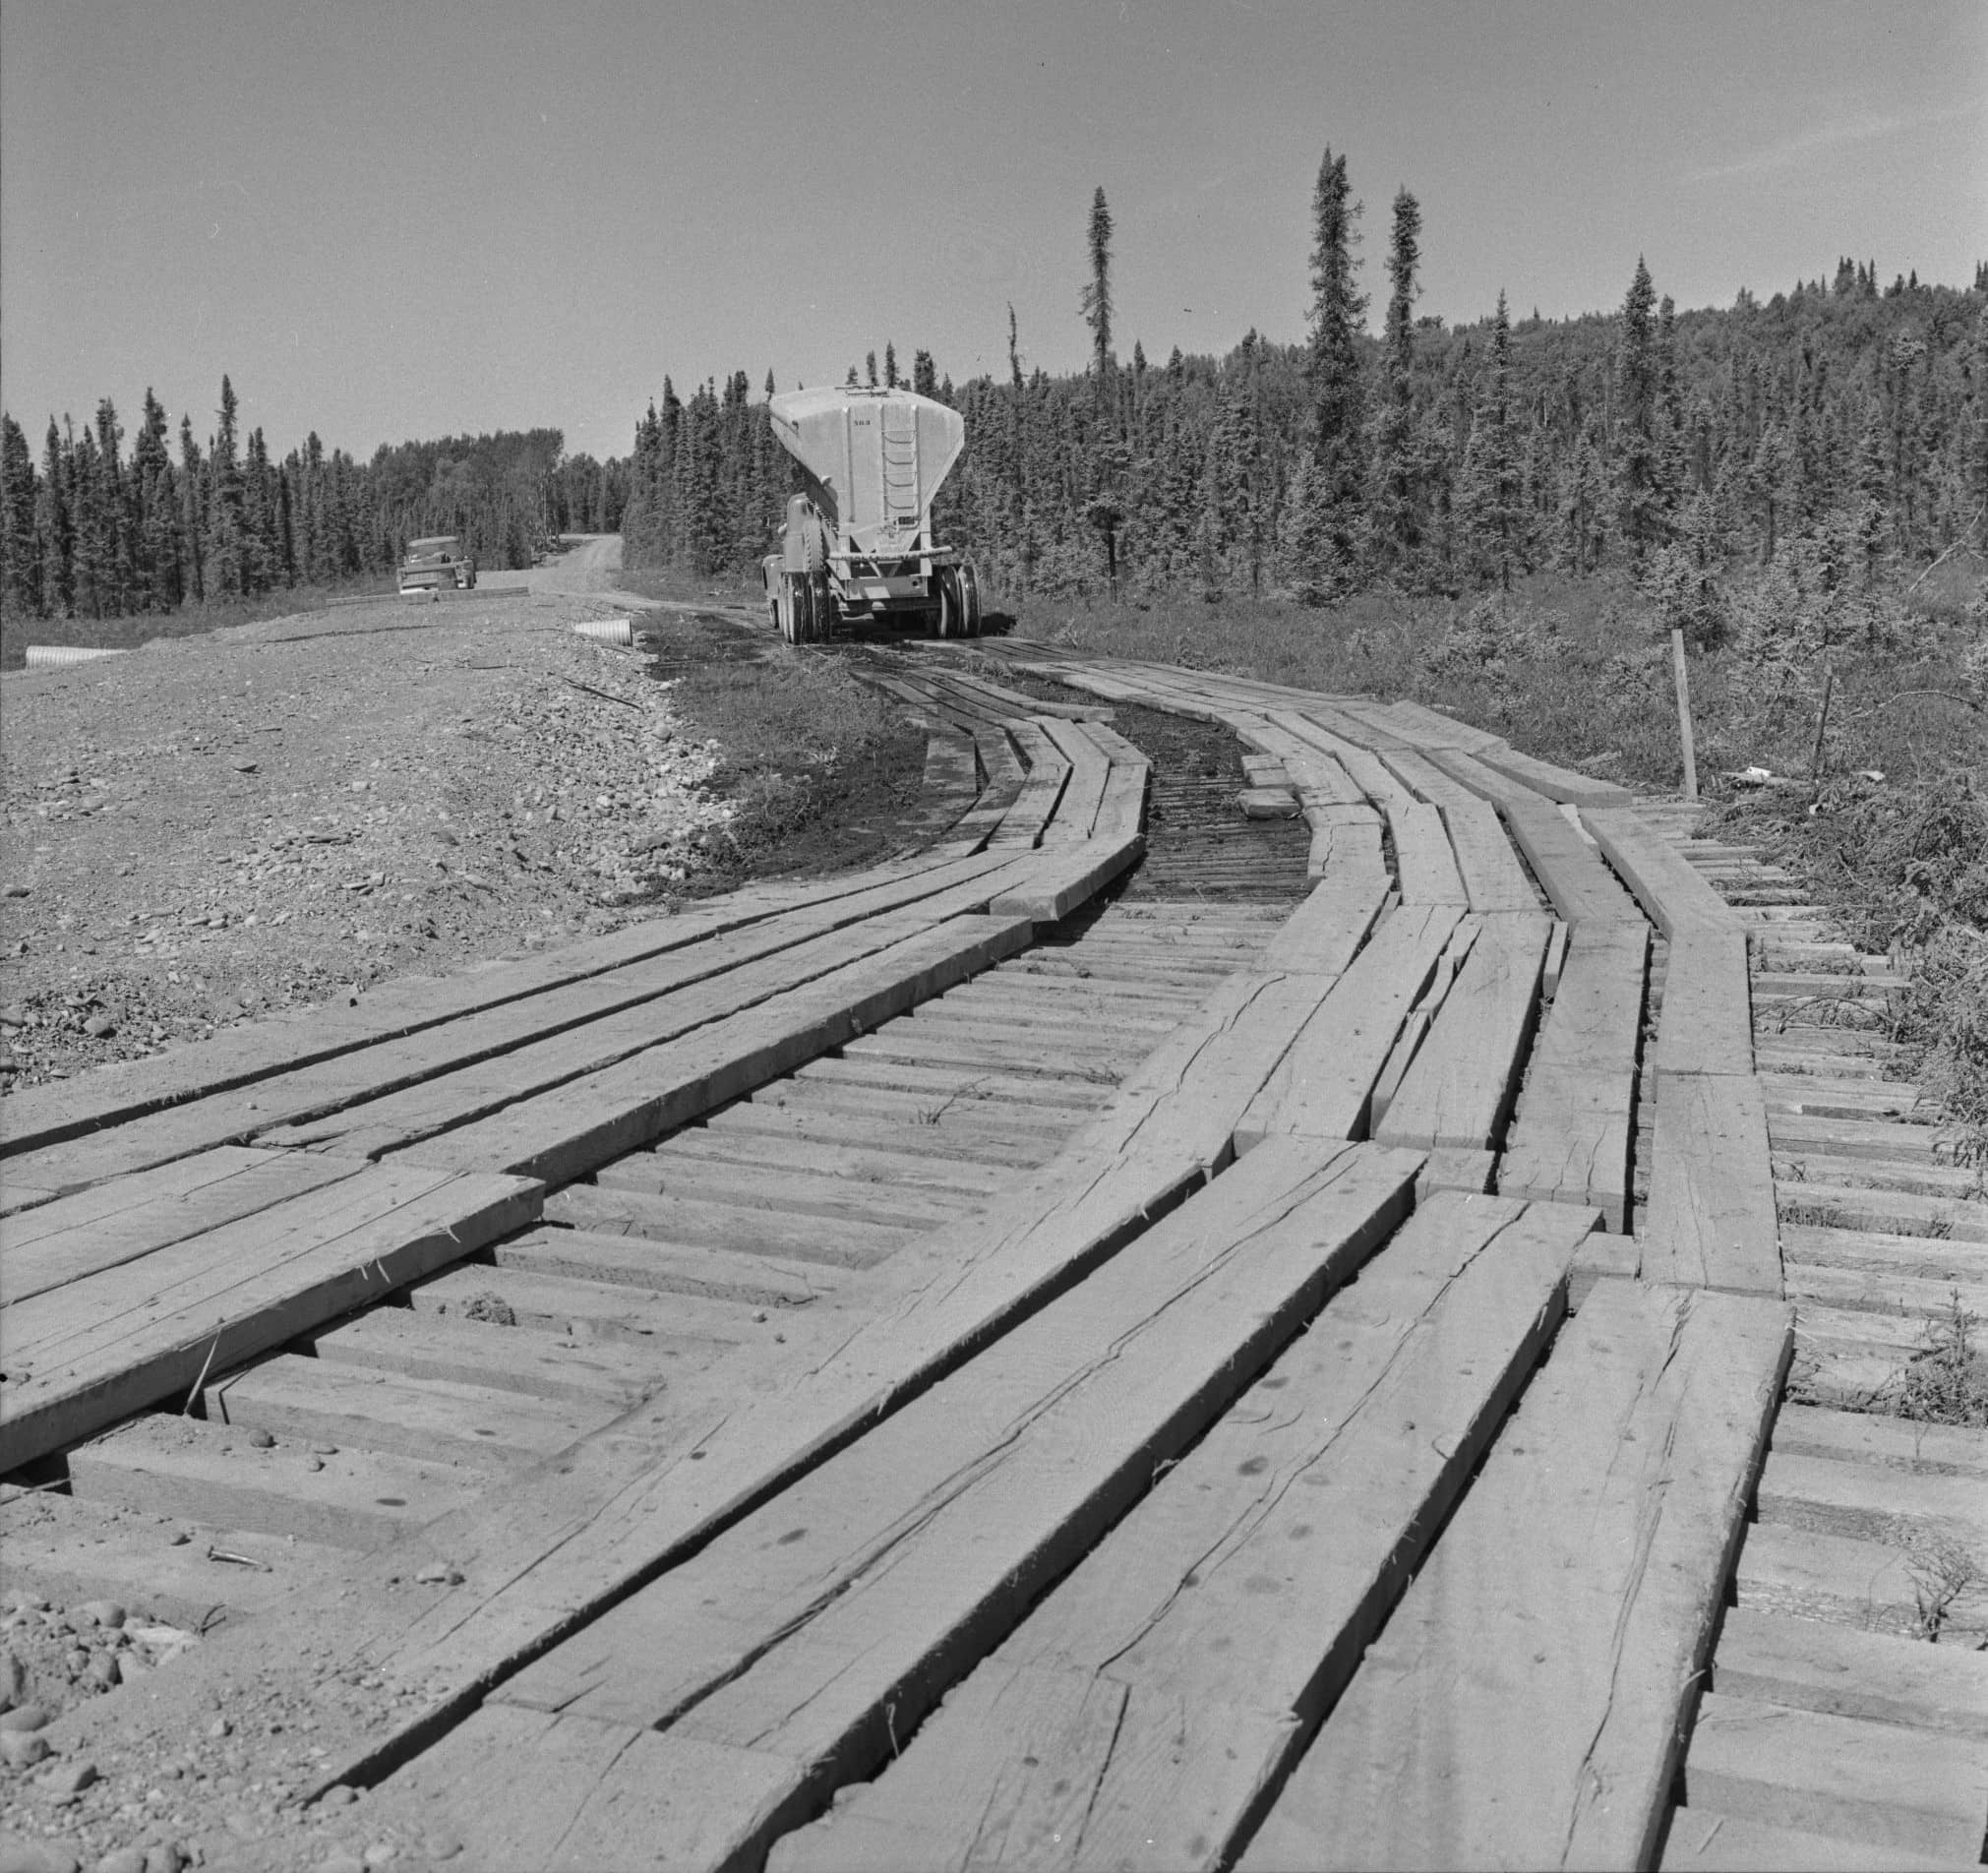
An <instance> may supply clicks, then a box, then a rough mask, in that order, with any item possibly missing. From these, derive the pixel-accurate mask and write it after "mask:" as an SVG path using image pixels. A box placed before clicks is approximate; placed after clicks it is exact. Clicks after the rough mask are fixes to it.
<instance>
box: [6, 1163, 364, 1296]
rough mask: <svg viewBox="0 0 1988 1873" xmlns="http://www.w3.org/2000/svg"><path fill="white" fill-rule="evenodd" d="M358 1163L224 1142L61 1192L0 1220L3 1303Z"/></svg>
mask: <svg viewBox="0 0 1988 1873" xmlns="http://www.w3.org/2000/svg"><path fill="white" fill-rule="evenodd" d="M364 1169H365V1161H364V1160H363V1159H358V1160H354V1159H346V1158H303V1157H299V1156H298V1155H296V1154H295V1153H293V1152H282V1151H252V1150H247V1149H244V1148H243V1147H241V1146H237V1145H223V1146H222V1147H220V1148H219V1149H218V1150H215V1151H207V1152H203V1153H201V1154H200V1156H198V1157H195V1158H188V1159H184V1160H182V1161H180V1162H178V1163H175V1164H168V1165H161V1166H160V1167H158V1168H157V1169H156V1170H153V1171H144V1172H139V1173H137V1174H136V1175H135V1176H132V1177H129V1178H118V1179H117V1180H116V1181H115V1182H112V1183H108V1184H102V1185H99V1186H97V1187H96V1188H95V1189H91V1190H85V1191H79V1192H78V1193H77V1194H76V1195H74V1196H68V1197H61V1198H58V1199H56V1200H55V1201H53V1202H50V1203H47V1204H44V1205H42V1206H41V1207H40V1208H38V1209H33V1210H29V1211H26V1212H23V1213H22V1214H21V1215H19V1216H17V1217H13V1218H10V1219H8V1220H7V1221H6V1222H5V1223H0V1305H7V1304H11V1303H12V1302H14V1301H17V1300H25V1299H28V1298H29V1297H30V1296H31V1295H39V1294H45V1293H47V1292H48V1290H49V1289H51V1288H60V1287H62V1286H64V1285H65V1284H67V1283H69V1282H72V1281H77V1280H80V1279H81V1278H82V1277H83V1276H85V1275H94V1274H98V1273H101V1272H102V1271H103V1270H104V1269H107V1268H116V1267H118V1266H120V1265H121V1264H123V1263H125V1262H130V1261H136V1260H137V1259H139V1258H140V1257H141V1256H144V1255H149V1254H151V1251H152V1250H153V1249H155V1248H164V1247H167V1246H168V1245H170V1244H171V1243H173V1242H181V1241H185V1240H186V1239H187V1238H188V1237H190V1236H200V1235H203V1234H205V1233H206V1232H207V1231H209V1230H211V1229H218V1228H219V1227H220V1226H221V1225H222V1224H223V1223H232V1222H236V1221H238V1220H239V1219H241V1218H242V1217H246V1216H254V1215H255V1214H256V1213H257V1212H258V1211H261V1210H266V1209H268V1208H270V1207H271V1205H272V1204H276V1203H282V1202H286V1201H288V1200H289V1199H290V1198H291V1197H295V1196H302V1195H304V1194H305V1193H306V1192H307V1191H310V1190H315V1189H319V1188H321V1187H322V1186H324V1185H325V1184H328V1183H335V1182H337V1181H338V1179H339V1178H349V1177H352V1176H354V1175H356V1174H357V1173H358V1172H360V1171H363V1170H364Z"/></svg>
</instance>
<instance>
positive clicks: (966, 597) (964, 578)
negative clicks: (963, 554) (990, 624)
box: [958, 561, 980, 637]
mask: <svg viewBox="0 0 1988 1873" xmlns="http://www.w3.org/2000/svg"><path fill="white" fill-rule="evenodd" d="M958 579H959V634H960V635H961V636H962V637H978V636H979V635H980V580H979V579H978V578H976V577H975V576H974V570H973V567H972V565H971V564H969V563H967V562H965V561H962V562H961V564H960V568H959V573H958Z"/></svg>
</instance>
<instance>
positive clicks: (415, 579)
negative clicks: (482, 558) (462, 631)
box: [400, 533, 476, 592]
mask: <svg viewBox="0 0 1988 1873" xmlns="http://www.w3.org/2000/svg"><path fill="white" fill-rule="evenodd" d="M475 583H476V561H475V560H474V559H473V558H472V557H471V556H470V555H469V554H467V553H465V552H464V551H463V550H462V541H461V539H460V538H459V537H458V536H457V535H456V534H453V533H438V534H436V535H435V536H434V537H433V538H432V539H426V540H409V541H408V542H407V557H406V558H405V559H404V560H402V561H401V562H400V589H401V590H402V591H403V592H437V591H441V590H443V589H444V588H445V587H453V588H454V589H455V590H457V591H467V590H468V589H469V588H470V587H471V586H472V585H474V584H475Z"/></svg>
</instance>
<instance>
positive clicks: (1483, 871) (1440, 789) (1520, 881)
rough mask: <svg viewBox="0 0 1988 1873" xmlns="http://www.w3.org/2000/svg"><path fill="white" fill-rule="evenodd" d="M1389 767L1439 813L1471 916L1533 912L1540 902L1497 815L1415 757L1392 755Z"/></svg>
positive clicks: (1397, 752) (1401, 753)
mask: <svg viewBox="0 0 1988 1873" xmlns="http://www.w3.org/2000/svg"><path fill="white" fill-rule="evenodd" d="M1385 759H1386V761H1387V764H1388V766H1389V767H1391V768H1392V769H1393V770H1394V772H1395V773H1396V774H1397V775H1399V776H1400V777H1401V779H1402V780H1403V781H1404V782H1406V783H1407V784H1408V785H1409V786H1410V787H1413V788H1414V789H1415V791H1416V793H1418V794H1419V795H1421V797H1422V798H1423V799H1424V800H1426V801H1428V802H1429V803H1430V804H1431V805H1433V806H1435V807H1438V808H1440V809H1441V811H1442V816H1443V823H1444V825H1445V827H1446V828H1447V830H1448V832H1449V835H1450V844H1451V847H1452V848H1453V850H1454V851H1455V854H1456V861H1457V870H1458V873H1459V875H1460V876H1462V878H1463V880H1464V887H1465V889H1466V891H1467V892H1468V893H1469V896H1470V903H1471V908H1472V909H1473V910H1474V911H1536V910H1537V909H1538V908H1539V896H1538V893H1537V892H1536V891H1535V890H1534V889H1533V886H1532V884H1531V882H1530V881H1529V880H1528V878H1527V877H1526V875H1525V872H1524V871H1523V870H1522V869H1521V867H1520V865H1519V861H1518V859H1517V858H1516V857H1515V856H1514V854H1513V851H1512V847H1511V844H1510V842H1509V841H1508V840H1507V839H1506V837H1505V833H1504V828H1503V827H1502V826H1500V825H1499V823H1498V815H1497V810H1496V808H1494V807H1493V806H1492V805H1491V804H1490V802H1489V801H1486V800H1483V799H1481V798H1479V797H1478V796H1477V795H1476V794H1474V793H1473V792H1471V790H1470V789H1469V788H1468V787H1464V786H1461V785H1459V784H1458V783H1457V782H1456V781H1454V780H1452V779H1451V778H1450V776H1449V775H1448V774H1446V773H1444V772H1443V771H1442V770H1441V769H1440V768H1438V767H1436V766H1434V765H1432V764H1431V763H1430V762H1429V761H1427V760H1425V759H1423V758H1422V756H1421V755H1419V754H1415V753H1411V752H1409V751H1407V750H1395V751H1393V752H1391V753H1390V754H1388V755H1386V756H1385Z"/></svg>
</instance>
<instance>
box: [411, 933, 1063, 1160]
mask: <svg viewBox="0 0 1988 1873" xmlns="http://www.w3.org/2000/svg"><path fill="white" fill-rule="evenodd" d="M1030 932H1031V926H1030V924H1029V923H1028V921H1027V920H1026V919H1019V918H999V917H986V918H982V917H960V918H954V919H953V920H951V921H950V922H949V923H946V924H943V925H941V926H940V927H939V928H938V929H937V930H934V931H928V932H926V933H925V934H924V935H923V936H913V937H910V938H908V939H907V940H905V941H903V942H900V943H895V944H892V945H891V946H890V947H889V948H887V949H884V950H882V951H880V952H878V953H877V954H876V955H874V956H871V957H867V958H865V959H864V960H863V961H861V962H857V963H852V964H850V965H848V966H847V967H845V968H842V969H837V970H834V971H832V972H831V973H829V974H828V975H826V976H823V977H822V978H821V979H820V980H819V981H818V982H813V983H810V984H808V985H807V986H806V987H804V988H801V989H797V990H794V991H793V992H791V993H790V994H787V995H781V996H775V997H772V998H770V999H769V1000H767V1001H766V1002H764V1003H762V1004H761V1005H760V1006H757V1007H753V1008H748V1009H745V1010H743V1011H742V1012H740V1013H738V1014H734V1015H730V1016H728V1017H726V1018H725V1019H723V1020H720V1021H714V1022H711V1023H710V1024H709V1025H707V1026H705V1027H701V1028H698V1029H697V1030H695V1031H694V1032H693V1033H692V1034H689V1035H686V1036H684V1037H683V1038H682V1039H681V1040H679V1041H676V1042H672V1043H667V1044H665V1045H664V1046H662V1047H660V1048H656V1049H651V1050H645V1051H644V1052H642V1053H638V1054H636V1055H634V1056H633V1057H631V1058H628V1059H625V1060H622V1061H621V1062H619V1063H618V1064H616V1065H614V1066H610V1067H608V1068H606V1069H605V1070H603V1071H600V1072H595V1073H589V1074H587V1075H586V1076H585V1077H584V1078H580V1079H576V1080H574V1081H572V1082H571V1083H570V1084H568V1085H564V1086H560V1087H557V1088H555V1089H553V1090H551V1091H549V1092H545V1093H540V1094H538V1095H536V1096H535V1097H531V1098H526V1099H521V1100H518V1101H517V1102H516V1103H515V1104H512V1105H508V1106H506V1107H505V1108H504V1110H502V1111H501V1112H498V1113H495V1114H493V1115H492V1116H491V1117H489V1118H482V1119H479V1120H477V1121H476V1122H474V1123H471V1124H466V1125H463V1126H460V1127H459V1128H457V1129H454V1130H452V1131H445V1132H443V1133H442V1134H441V1135H440V1136H438V1137H433V1138H430V1139H427V1140H426V1141H424V1142H422V1143H419V1144H415V1145H412V1146H409V1147H408V1148H407V1149H405V1150H404V1151H401V1152H399V1153H397V1154H396V1155H397V1157H398V1158H399V1160H400V1161H403V1162H407V1163H416V1164H431V1165H447V1166H450V1167H452V1168H472V1167H474V1168H494V1167H496V1166H499V1165H502V1166H503V1167H504V1168H507V1169H510V1168H512V1167H514V1166H522V1165H529V1166H532V1167H535V1168H534V1169H533V1170H530V1171H520V1172H519V1175H520V1176H543V1177H545V1178H547V1179H548V1180H550V1181H553V1182H566V1181H569V1180H570V1179H572V1178H575V1177H582V1176H584V1175H585V1174H586V1173H587V1172H589V1171H592V1170H595V1169H596V1168H598V1167H599V1166H600V1165H603V1164H605V1163H607V1162H608V1161H609V1160H610V1159H612V1158H618V1157H620V1156H622V1155H623V1153H625V1152H628V1151H631V1150H633V1149H635V1148H637V1147H639V1146H642V1145H646V1144H648V1143H650V1142H652V1141H653V1140H654V1139H656V1138H658V1137H660V1136H661V1135H662V1134H663V1133H664V1132H666V1131H670V1130H673V1129H674V1128H675V1127H676V1126H678V1125H681V1124H685V1123H687V1122H688V1121H689V1120H691V1119H693V1118H697V1117H699V1116H700V1115H702V1114H704V1113H707V1112H710V1111H712V1110H713V1109H714V1108H716V1107H718V1106H722V1105H724V1104H726V1103H727V1102H728V1101H730V1100H733V1099H736V1098H738V1097H739V1096H740V1095H741V1094H742V1093H746V1092H750V1091H751V1090H752V1089H753V1087H755V1086H759V1085H763V1084H764V1083H765V1082H766V1081H767V1080H769V1079H774V1078H777V1077H778V1076H779V1075H780V1074H781V1073H784V1072H786V1071H788V1070H789V1069H790V1068H792V1067H795V1066H798V1065H800V1064H801V1062H802V1061H803V1060H809V1059H813V1058H814V1057H816V1056H817V1055H820V1054H825V1053H826V1052H827V1051H828V1050H829V1049H830V1048H832V1047H838V1046H840V1045H842V1044H843V1043H844V1042H845V1041H848V1040H850V1039H851V1038H853V1037H854V1036H855V1035H857V1034H860V1033H862V1032H863V1030H864V1029H866V1028H869V1027H874V1026H875V1025H876V1024H877V1023H878V1022H880V1021H884V1020H887V1019H888V1018H889V1017H890V1016H892V1015H894V1014H901V1013H902V1012H903V1011H904V1010H905V1009H906V1008H908V1007H911V1006H914V1005H915V1004H916V1003H918V1002H919V1001H922V1000H926V999H929V998H930V997H932V996H934V995H937V994H940V993H942V992H943V991H944V990H946V989H948V988H950V987H951V986H952V984H953V983H955V982H958V981H963V980H964V979H965V978H966V977H967V976H970V975H975V974H977V973H979V971H980V970H982V969H984V968H986V967H988V966H989V965H990V964H991V963H994V962H997V961H998V960H999V959H1000V958H1001V957H1002V956H1004V955H1012V954H1013V953H1014V952H1015V951H1016V950H1017V949H1020V948H1022V947H1023V946H1024V945H1025V944H1026V942H1027V940H1028V937H1029V935H1030Z"/></svg>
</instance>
